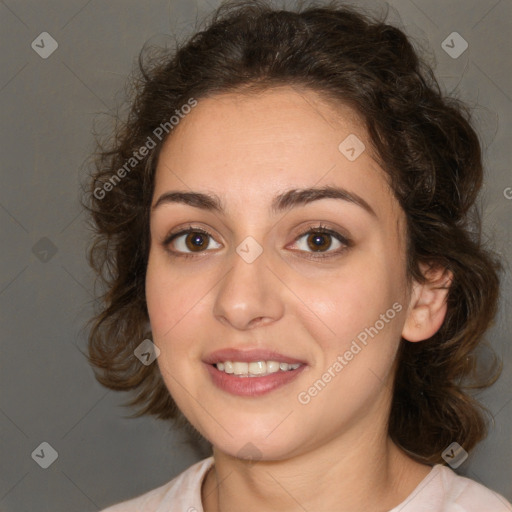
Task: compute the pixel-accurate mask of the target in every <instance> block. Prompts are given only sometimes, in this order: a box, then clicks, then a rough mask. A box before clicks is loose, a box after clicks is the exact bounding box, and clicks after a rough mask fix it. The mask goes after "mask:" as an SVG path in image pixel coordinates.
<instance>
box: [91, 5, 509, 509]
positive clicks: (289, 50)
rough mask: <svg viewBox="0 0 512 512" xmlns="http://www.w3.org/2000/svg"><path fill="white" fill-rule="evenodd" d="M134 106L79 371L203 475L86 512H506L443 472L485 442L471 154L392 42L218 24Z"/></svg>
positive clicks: (348, 16) (282, 14) (334, 32)
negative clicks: (177, 436)
mask: <svg viewBox="0 0 512 512" xmlns="http://www.w3.org/2000/svg"><path fill="white" fill-rule="evenodd" d="M138 85H139V87H138V88H137V89H136V96H135V97H134V99H133V106H132V109H131V113H130V116H129V119H128V121H127V123H126V124H125V125H124V126H123V127H121V128H120V129H119V131H118V132H117V133H116V136H115V137H114V138H113V139H112V140H113V142H112V144H111V146H110V147H107V148H104V149H103V151H102V152H101V153H100V154H99V157H98V160H97V168H96V171H95V173H94V177H93V181H92V187H91V192H92V194H91V205H90V209H91V212H92V216H93V220H94V222H95V226H96V230H97V233H96V239H95V243H94V245H93V247H92V248H91V253H90V256H91V263H92V265H93V267H94V268H95V269H96V270H97V271H98V273H99V274H100V275H101V276H102V277H103V279H104V281H105V285H106V293H105V296H104V308H103V309H102V311H100V312H99V314H98V316H97V317H96V318H95V322H94V325H93V328H92V330H91V335H90V360H91V363H92V364H93V365H94V366H95V368H96V371H97V377H98V379H99V380H100V382H102V383H103V384H104V385H106V386H108V387H110V388H113V389H122V390H127V389H131V390H137V395H136V397H135V398H134V400H133V402H132V405H137V406H139V413H140V414H151V415H154V416H156V417H158V418H162V419H171V418H172V419H175V420H180V422H181V423H186V424H188V425H191V426H192V427H193V429H194V430H195V431H197V432H199V433H200V434H201V435H202V436H203V437H204V438H205V439H207V440H208V441H209V442H210V443H211V445H212V449H213V454H212V457H209V458H207V459H205V460H203V461H201V462H199V463H197V464H195V465H194V466H192V467H191V468H189V469H188V470H186V471H185V472H184V473H182V474H181V475H179V476H178V477H177V478H175V479H174V480H172V481H171V482H169V483H168V484H166V485H164V486H162V487H160V488H158V489H155V490H152V491H150V492H148V493H147V494H144V495H143V496H139V497H135V498H133V499H131V500H130V501H127V502H124V503H122V504H118V505H115V506H113V507H111V508H108V509H106V510H108V512H116V511H123V512H124V511H137V512H142V511H144V512H149V511H152V512H156V511H158V512H163V511H171V510H172V511H173V512H200V511H205V512H230V511H235V510H236V511H240V510H243V511H260V510H280V511H318V512H324V511H325V512H327V511H337V512H348V511H351V512H353V511H362V510H365V511H370V510H371V511H375V512H388V511H393V512H398V511H401V512H412V511H414V512H417V511H419V510H428V511H431V512H435V511H439V512H441V511H447V512H455V511H457V512H461V511H466V512H470V511H475V512H476V511H478V512H481V511H483V510H489V511H490V510H492V511H494V512H498V511H505V510H512V508H511V506H510V504H509V503H508V502H507V501H506V499H505V498H504V497H503V496H500V495H499V494H496V493H495V492H493V491H492V490H490V489H487V488H486V487H484V486H482V485H480V484H478V483H477V482H475V481H472V480H470V479H467V478H463V477H460V476H458V475H457V474H456V473H455V472H454V471H453V470H452V469H450V467H448V466H447V465H445V462H447V463H448V464H449V465H450V466H452V467H456V466H457V465H458V464H460V463H461V462H462V461H463V460H464V457H465V456H466V455H467V452H469V451H471V449H472V448H473V447H474V446H475V445H476V443H478V442H479V441H480V440H481V439H483V437H484V436H485V432H486V422H485V416H484V415H483V411H482V410H481V408H480V406H479V405H478V403H477V402H475V400H474V399H473V398H472V397H471V396H470V395H469V394H468V392H467V387H469V386H471V385H480V386H484V385H486V384H488V383H489V382H491V380H492V378H493V377H494V376H493V375H490V376H488V377H489V379H488V380H487V381H486V382H480V383H475V382H474V381H473V380H472V375H473V374H472V369H473V368H474V366H475V357H474V355H473V353H474V349H475V348H476V347H477V345H478V344H479V342H480V341H481V339H482V335H483V333H484V332H485V331H486V329H487V328H488V326H489V325H490V323H491V321H492V319H493V317H494V315H495V313H496V309H497V300H498V286H499V278H498V272H499V268H500V267H499V262H498V261H497V260H496V258H495V257H494V255H493V253H492V252H491V251H490V250H488V249H486V248H485V247H484V246H483V245H482V244H481V242H480V240H479V236H478V229H479V225H478V223H475V222H473V223H471V220H472V218H471V216H470V213H471V212H472V207H473V205H474V202H475V199H476V196H477V193H478V191H479V188H480V186H481V184H482V161H481V152H480V146H479V142H478V138H477V135H476V134H475V132H474V130H473V129H472V127H471V125H470V123H469V121H468V119H467V114H466V112H465V110H464V107H463V106H462V105H461V104H459V103H458V102H456V101H455V100H453V99H449V98H445V97H443V95H442V94H441V93H440V90H439V87H438V85H437V83H436V81H435V79H434V77H433V75H432V73H431V71H430V70H429V69H428V68H426V67H425V66H424V65H423V64H421V62H420V61H419V59H418V57H417V55H416V53H415V51H414V50H413V48H412V46H411V44H410V42H409V41H408V40H407V38H406V36H405V35H404V34H403V33H402V32H401V31H400V30H398V29H397V28H394V27H392V26H390V25H388V24H385V23H383V22H380V21H375V20H372V19H370V18H369V17H368V16H365V15H362V14H360V13H358V12H356V11H354V10H353V9H348V8H346V7H342V6H340V5H336V4H331V5H329V6H324V7H318V6H316V7H315V6H311V7H309V8H303V9H302V10H299V11H297V12H291V11H286V10H279V9H277V8H275V7H272V6H270V5H269V4H266V3H263V2H243V3H238V4H237V3H229V4H226V5H224V6H223V7H221V8H220V9H219V10H218V11H217V12H216V13H215V15H214V16H213V18H212V19H211V21H210V23H209V25H208V26H207V27H206V29H205V30H204V31H202V32H199V33H197V34H195V35H194V36H193V37H192V38H190V40H189V41H187V42H186V43H185V44H183V45H181V46H180V48H179V49H178V50H177V51H176V52H175V53H173V54H172V55H166V56H164V57H163V58H162V60H161V61H153V62H152V64H151V66H150V68H149V69H147V68H146V69H144V68H143V73H142V75H141V82H140V83H139V84H138ZM143 340H144V341H143ZM148 469H149V468H148Z"/></svg>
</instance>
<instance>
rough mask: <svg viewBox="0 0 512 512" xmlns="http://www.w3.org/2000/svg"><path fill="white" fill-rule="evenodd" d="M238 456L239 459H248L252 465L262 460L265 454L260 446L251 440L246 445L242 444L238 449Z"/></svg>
mask: <svg viewBox="0 0 512 512" xmlns="http://www.w3.org/2000/svg"><path fill="white" fill-rule="evenodd" d="M236 456H237V457H238V458H239V459H243V460H245V461H248V462H249V465H250V466H252V465H253V464H255V463H256V462H258V461H259V460H261V457H262V456H263V454H262V453H261V451H260V450H259V448H258V447H257V446H255V445H254V444H253V443H251V442H248V443H245V444H244V446H242V448H240V450H238V452H237V454H236Z"/></svg>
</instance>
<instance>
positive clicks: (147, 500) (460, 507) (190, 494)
mask: <svg viewBox="0 0 512 512" xmlns="http://www.w3.org/2000/svg"><path fill="white" fill-rule="evenodd" d="M212 465H213V457H208V458H207V459H204V460H201V461H199V462H197V463H196V464H194V465H192V466H190V467H189V468H188V469H187V470H185V471H183V473H181V474H180V475H178V476H177V477H176V478H174V479H173V480H171V481H170V482H168V483H166V484H165V485H162V486H161V487H158V488H157V489H153V490H152V491H149V492H147V493H146V494H143V495H141V496H139V497H137V498H134V499H132V500H128V501H124V502H123V503H118V504H117V505H113V506H112V507H109V508H106V509H104V510H103V511H101V512H204V511H203V506H202V503H201V487H202V483H203V480H204V477H205V476H206V473H207V472H208V470H209V469H210V467H211V466H212ZM509 511H512V505H511V504H510V503H509V502H508V501H507V500H506V499H505V498H504V497H503V496H501V495H500V494H498V493H495V492H494V491H491V490H490V489H488V488H487V487H484V486H483V485H481V484H479V483H477V482H475V481H474V480H471V479H469V478H465V477H462V476H459V475H457V473H455V472H454V471H452V470H451V469H450V468H448V467H446V466H443V465H441V464H437V465H435V466H434V467H433V468H432V470H431V471H430V473H429V474H428V475H427V476H426V477H425V478H424V479H423V480H422V481H421V482H420V483H419V484H418V485H417V487H416V488H415V489H414V491H413V492H412V493H411V494H410V495H409V496H408V497H407V498H406V499H405V500H404V501H403V502H402V503H400V504H399V505H397V506H396V507H394V508H393V509H392V510H390V511H389V512H509Z"/></svg>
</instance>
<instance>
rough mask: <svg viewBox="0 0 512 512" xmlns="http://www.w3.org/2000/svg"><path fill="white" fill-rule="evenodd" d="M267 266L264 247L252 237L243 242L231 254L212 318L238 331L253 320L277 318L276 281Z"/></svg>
mask: <svg viewBox="0 0 512 512" xmlns="http://www.w3.org/2000/svg"><path fill="white" fill-rule="evenodd" d="M268 264H269V263H268V258H266V257H265V254H264V251H263V247H262V246H261V245H260V244H259V243H258V242H257V241H256V240H255V239H254V238H252V237H247V238H246V239H245V240H243V241H242V242H241V243H240V244H239V245H238V246H237V247H236V250H234V251H233V253H232V255H231V261H230V266H231V269H230V270H229V272H227V274H226V275H225V276H224V279H222V281H221V284H220V286H219V288H218V291H217V294H216V297H215V304H214V315H215V316H216V317H217V318H219V319H220V318H222V319H223V320H224V321H227V322H228V323H230V324H231V325H232V326H234V327H236V328H237V329H244V328H247V327H248V326H250V324H252V323H253V321H254V320H256V319H258V320H262V319H265V321H267V322H268V321H270V320H271V319H276V318H278V317H279V316H280V315H281V313H282V305H281V304H280V300H279V292H278V290H277V288H276V287H277V286H278V285H279V282H278V281H276V280H275V278H274V276H273V275H272V272H270V270H269V269H268V268H267V265H268ZM274 281H276V282H274Z"/></svg>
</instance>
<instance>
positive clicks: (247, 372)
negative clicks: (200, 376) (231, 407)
mask: <svg viewBox="0 0 512 512" xmlns="http://www.w3.org/2000/svg"><path fill="white" fill-rule="evenodd" d="M215 366H216V368H217V370H219V371H221V372H224V373H227V374H231V375H236V376H238V377H265V376H267V375H270V374H272V373H277V372H288V371H290V370H296V369H297V368H299V366H301V364H300V363H295V364H289V363H279V362H277V361H252V362H244V361H224V362H220V363H217V364H216V365H215Z"/></svg>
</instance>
